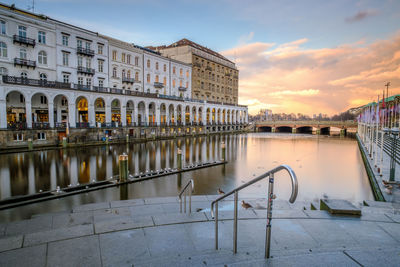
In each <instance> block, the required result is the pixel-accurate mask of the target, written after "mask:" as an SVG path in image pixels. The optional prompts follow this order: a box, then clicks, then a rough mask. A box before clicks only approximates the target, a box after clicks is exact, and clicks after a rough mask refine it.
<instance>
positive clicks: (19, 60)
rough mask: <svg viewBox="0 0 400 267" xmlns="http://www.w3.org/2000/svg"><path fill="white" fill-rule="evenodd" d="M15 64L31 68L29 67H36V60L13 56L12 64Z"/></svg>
mask: <svg viewBox="0 0 400 267" xmlns="http://www.w3.org/2000/svg"><path fill="white" fill-rule="evenodd" d="M17 65H19V66H22V67H23V66H25V67H28V68H31V67H32V68H36V61H34V60H28V59H24V58H18V57H16V58H14V66H17Z"/></svg>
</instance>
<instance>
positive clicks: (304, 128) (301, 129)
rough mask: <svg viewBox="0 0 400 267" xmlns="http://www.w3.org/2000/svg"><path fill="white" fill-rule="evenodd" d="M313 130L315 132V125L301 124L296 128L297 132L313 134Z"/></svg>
mask: <svg viewBox="0 0 400 267" xmlns="http://www.w3.org/2000/svg"><path fill="white" fill-rule="evenodd" d="M312 132H313V127H311V126H300V127H297V128H296V133H302V134H312Z"/></svg>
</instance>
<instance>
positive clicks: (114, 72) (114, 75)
mask: <svg viewBox="0 0 400 267" xmlns="http://www.w3.org/2000/svg"><path fill="white" fill-rule="evenodd" d="M112 76H113V78H117V68H116V67H114V68H113V72H112Z"/></svg>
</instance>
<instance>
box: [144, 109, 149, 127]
mask: <svg viewBox="0 0 400 267" xmlns="http://www.w3.org/2000/svg"><path fill="white" fill-rule="evenodd" d="M145 105H146V106H145V108H144V118H143V122H144V123H146V124H147V123H149V105H148V104H145Z"/></svg>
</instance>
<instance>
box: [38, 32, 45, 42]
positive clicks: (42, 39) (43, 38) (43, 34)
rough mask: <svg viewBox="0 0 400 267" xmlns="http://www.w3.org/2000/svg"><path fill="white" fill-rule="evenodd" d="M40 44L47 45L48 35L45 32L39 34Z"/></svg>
mask: <svg viewBox="0 0 400 267" xmlns="http://www.w3.org/2000/svg"><path fill="white" fill-rule="evenodd" d="M38 42H39V43H41V44H45V43H46V33H45V32H43V31H39V32H38Z"/></svg>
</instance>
